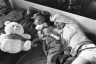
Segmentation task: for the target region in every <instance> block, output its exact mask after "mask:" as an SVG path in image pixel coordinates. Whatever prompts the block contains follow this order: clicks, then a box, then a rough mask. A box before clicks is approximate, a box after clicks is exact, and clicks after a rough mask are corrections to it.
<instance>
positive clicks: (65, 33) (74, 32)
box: [61, 24, 91, 55]
mask: <svg viewBox="0 0 96 64" xmlns="http://www.w3.org/2000/svg"><path fill="white" fill-rule="evenodd" d="M61 37H62V38H64V39H65V41H66V42H67V44H68V46H70V47H72V50H71V54H72V55H73V54H74V53H75V52H76V51H77V49H78V47H80V45H82V44H84V43H85V42H91V41H90V40H89V39H88V38H87V37H86V35H85V34H84V32H83V31H82V30H81V29H80V27H79V26H78V25H76V24H66V25H65V27H64V28H63V29H62V34H61Z"/></svg>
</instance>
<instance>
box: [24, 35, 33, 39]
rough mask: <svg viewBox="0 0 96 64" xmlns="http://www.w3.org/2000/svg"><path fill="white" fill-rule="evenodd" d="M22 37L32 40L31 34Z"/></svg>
mask: <svg viewBox="0 0 96 64" xmlns="http://www.w3.org/2000/svg"><path fill="white" fill-rule="evenodd" d="M22 36H23V37H24V38H26V39H31V35H29V34H22Z"/></svg>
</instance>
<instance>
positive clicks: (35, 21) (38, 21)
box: [34, 18, 43, 25]
mask: <svg viewBox="0 0 96 64" xmlns="http://www.w3.org/2000/svg"><path fill="white" fill-rule="evenodd" d="M42 23H43V20H42V19H41V18H36V19H34V24H35V25H40V24H42Z"/></svg>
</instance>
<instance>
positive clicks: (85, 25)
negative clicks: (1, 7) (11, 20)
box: [11, 0, 96, 35]
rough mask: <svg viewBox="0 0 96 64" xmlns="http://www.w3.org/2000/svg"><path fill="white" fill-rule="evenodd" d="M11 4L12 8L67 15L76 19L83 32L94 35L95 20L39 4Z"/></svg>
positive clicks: (15, 1)
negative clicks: (30, 8) (33, 9)
mask: <svg viewBox="0 0 96 64" xmlns="http://www.w3.org/2000/svg"><path fill="white" fill-rule="evenodd" d="M11 2H12V5H13V6H14V8H24V9H28V8H29V7H33V8H36V9H38V10H43V11H48V12H50V13H51V14H56V13H59V14H64V15H67V16H69V17H72V18H74V19H76V20H77V21H78V24H79V25H80V27H81V28H82V29H83V30H84V31H85V32H88V33H91V34H95V35H96V20H93V19H90V18H86V17H83V16H79V15H76V14H72V13H68V12H65V11H61V10H58V9H54V8H50V7H47V6H43V5H39V4H36V3H32V2H28V1H25V0H11Z"/></svg>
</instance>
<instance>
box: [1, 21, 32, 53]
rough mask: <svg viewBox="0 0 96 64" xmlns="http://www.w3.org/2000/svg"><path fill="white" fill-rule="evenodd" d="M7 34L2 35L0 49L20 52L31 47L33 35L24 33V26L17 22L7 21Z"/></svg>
mask: <svg viewBox="0 0 96 64" xmlns="http://www.w3.org/2000/svg"><path fill="white" fill-rule="evenodd" d="M4 31H5V34H1V35H0V49H1V50H2V51H3V52H8V53H18V52H20V51H28V50H30V48H31V45H32V43H31V41H30V40H29V39H30V38H31V36H30V35H29V34H25V33H24V29H23V26H22V25H21V24H18V23H16V22H10V21H6V22H5V28H4Z"/></svg>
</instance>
